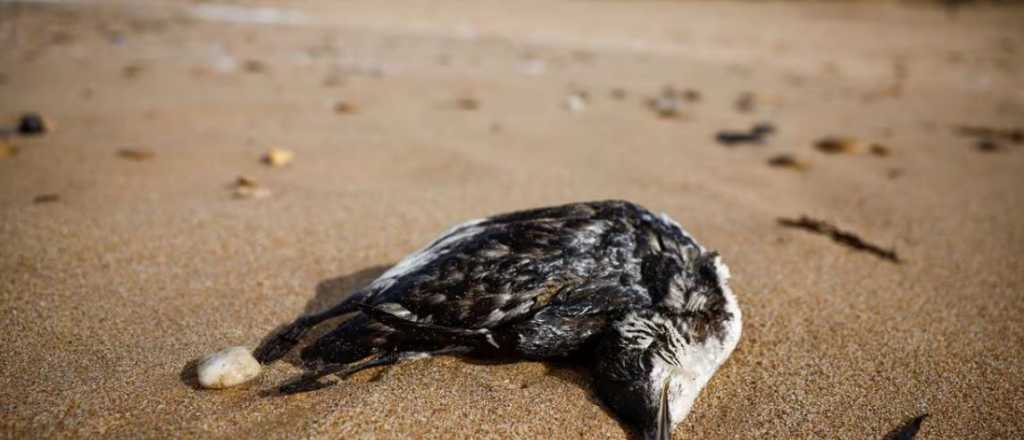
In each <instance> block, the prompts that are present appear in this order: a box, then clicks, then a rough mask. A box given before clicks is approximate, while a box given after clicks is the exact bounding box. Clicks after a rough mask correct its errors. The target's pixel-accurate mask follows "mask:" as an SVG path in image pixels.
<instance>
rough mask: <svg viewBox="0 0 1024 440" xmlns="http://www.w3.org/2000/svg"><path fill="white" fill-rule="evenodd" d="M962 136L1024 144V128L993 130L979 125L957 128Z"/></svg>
mask: <svg viewBox="0 0 1024 440" xmlns="http://www.w3.org/2000/svg"><path fill="white" fill-rule="evenodd" d="M955 129H956V132H957V133H958V134H960V135H961V136H966V137H974V138H981V139H990V140H995V139H1002V140H1004V141H1009V142H1012V143H1015V144H1024V128H991V127H982V126H978V125H961V126H958V127H956V128H955Z"/></svg>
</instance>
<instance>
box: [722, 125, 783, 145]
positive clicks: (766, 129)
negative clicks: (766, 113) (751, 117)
mask: <svg viewBox="0 0 1024 440" xmlns="http://www.w3.org/2000/svg"><path fill="white" fill-rule="evenodd" d="M774 133H775V125H774V124H772V123H771V122H760V123H757V124H754V126H753V127H751V128H750V131H740V130H722V131H719V132H718V133H717V134H716V135H715V140H717V141H718V143H720V144H722V145H725V146H727V147H731V146H733V145H737V144H761V143H763V142H764V140H765V138H766V137H767V136H768V135H771V134H774Z"/></svg>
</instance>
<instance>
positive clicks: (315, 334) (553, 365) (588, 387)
mask: <svg viewBox="0 0 1024 440" xmlns="http://www.w3.org/2000/svg"><path fill="white" fill-rule="evenodd" d="M389 268H390V266H385V265H377V266H372V267H369V268H366V269H362V270H359V271H356V272H352V273H349V274H347V275H342V276H338V277H334V278H328V279H325V280H322V281H320V282H319V283H317V285H316V289H315V294H314V295H313V297H312V298H310V299H309V301H307V302H306V305H305V306H304V307H303V310H302V313H301V314H299V315H298V316H296V317H295V319H298V318H300V317H302V316H305V315H311V314H316V313H320V312H323V311H325V310H327V309H329V308H331V307H333V306H335V305H337V304H339V303H341V302H343V301H345V300H347V299H348V298H349V297H351V296H352V295H353V294H354V293H356V292H357V291H358V290H359V289H361V288H363V287H365V286H366V285H368V284H370V283H371V282H372V281H373V280H375V279H377V278H378V277H380V275H381V274H383V273H384V272H385V271H387V270H388V269H389ZM354 314H355V313H352V314H347V315H342V316H339V317H337V318H332V319H329V320H327V321H324V322H322V323H319V324H317V325H316V326H315V327H314V328H313V329H312V330H310V331H309V333H307V334H305V335H304V336H303V337H302V338H301V340H300V341H299V343H298V344H297V345H296V346H295V347H293V348H292V349H291V350H289V352H288V353H287V354H286V355H285V356H284V357H282V358H281V359H280V360H281V361H284V362H287V363H289V364H291V365H293V366H296V367H298V368H301V369H306V365H305V363H304V362H303V361H302V359H301V358H300V357H299V353H300V352H301V347H303V346H306V345H309V344H310V343H312V342H313V341H316V340H317V339H320V337H321V336H323V335H324V334H326V333H327V332H329V331H330V330H331V329H333V328H335V327H337V326H338V324H340V323H341V322H343V321H345V320H348V319H349V318H351V317H352V316H353V315H354ZM293 321H294V319H293V320H290V321H288V322H285V323H283V324H281V325H279V326H277V327H275V328H274V329H273V330H271V331H270V332H269V333H267V335H266V336H264V337H263V338H262V339H261V341H260V344H259V345H258V346H257V348H256V350H254V352H256V353H258V352H260V351H262V350H263V349H265V347H266V346H267V345H268V344H271V343H273V341H275V339H276V337H277V336H278V335H279V334H281V332H283V331H285V330H287V329H288V328H289V326H290V325H291V323H292V322H293ZM455 356H456V357H457V358H459V359H460V360H461V361H462V362H466V363H470V364H474V365H504V364H511V363H516V362H521V361H522V359H519V358H516V357H514V356H508V355H497V356H494V355H490V356H486V357H484V356H481V355H474V354H465V355H455ZM198 364H199V359H193V360H192V361H190V362H188V363H187V364H186V365H185V366H184V368H183V369H182V370H181V373H180V379H181V381H182V383H184V384H185V385H187V386H189V387H191V388H193V389H196V390H201V389H202V387H201V386H200V385H199V381H198V379H197V377H196V367H197V366H198ZM591 364H592V360H591V359H587V358H586V357H585V356H574V357H567V358H564V359H556V360H547V361H545V362H544V365H545V368H546V371H545V375H547V376H550V377H553V378H555V379H558V380H560V381H562V382H565V383H568V384H570V385H573V386H576V387H579V388H581V389H583V390H584V391H585V392H586V393H585V394H586V396H587V400H588V401H589V402H590V403H592V404H594V405H596V406H597V407H599V408H601V410H602V411H604V412H605V414H606V415H608V417H610V418H611V419H612V420H615V421H616V423H618V424H619V425H620V426H621V427H622V429H623V430H624V431H625V432H627V433H629V435H630V438H632V439H636V440H640V439H641V437H638V436H636V435H634V430H633V429H632V428H631V427H630V426H629V425H626V424H624V423H623V422H622V421H621V420H619V418H618V417H616V415H615V414H614V413H613V412H612V411H611V410H610V409H609V408H608V407H607V406H605V405H604V403H603V402H601V400H600V399H599V398H598V397H597V394H596V393H595V391H594V387H593V380H592V376H591V373H590V371H589V370H588V369H587V368H586V366H587V365H591ZM387 370H388V368H384V369H381V370H380V371H378V372H377V373H375V374H374V376H373V377H372V378H371V379H370V380H369V381H371V382H373V381H376V380H380V378H382V377H383V376H384V374H385V371H387ZM268 395H275V394H274V393H268Z"/></svg>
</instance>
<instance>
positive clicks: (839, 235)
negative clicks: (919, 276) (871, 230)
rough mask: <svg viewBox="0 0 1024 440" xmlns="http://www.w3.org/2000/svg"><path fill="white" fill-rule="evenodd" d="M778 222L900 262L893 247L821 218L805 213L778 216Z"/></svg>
mask: <svg viewBox="0 0 1024 440" xmlns="http://www.w3.org/2000/svg"><path fill="white" fill-rule="evenodd" d="M778 221H779V224H780V225H782V226H785V227H788V228H798V229H804V230H807V231H811V232H814V233H816V234H821V235H827V236H829V237H832V240H834V241H836V242H837V243H839V244H842V245H844V246H848V247H851V248H853V249H856V250H860V251H865V252H870V253H872V254H875V256H877V257H879V258H881V259H883V260H889V261H891V262H893V263H897V264H898V263H900V262H901V260H900V257H899V256H898V255H896V251H895V250H893V249H886V248H883V247H881V246H878V245H875V244H871V243H868V242H866V241H864V240H863V239H862V238H860V237H859V236H857V234H854V233H852V232H847V231H843V230H841V229H839V228H838V227H836V226H835V225H832V224H830V223H828V222H826V221H823V220H817V219H813V218H810V217H808V216H806V215H804V216H800V218H798V219H795V220H794V219H788V218H779V219H778Z"/></svg>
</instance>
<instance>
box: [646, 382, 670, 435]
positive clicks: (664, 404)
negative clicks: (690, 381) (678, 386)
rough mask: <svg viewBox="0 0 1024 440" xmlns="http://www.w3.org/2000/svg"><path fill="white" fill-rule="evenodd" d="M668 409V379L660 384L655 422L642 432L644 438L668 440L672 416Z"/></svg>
mask: <svg viewBox="0 0 1024 440" xmlns="http://www.w3.org/2000/svg"><path fill="white" fill-rule="evenodd" d="M670 414H671V413H669V410H668V381H667V380H666V381H665V384H664V385H662V386H661V398H660V399H659V400H658V418H657V423H655V425H654V426H653V427H652V429H648V430H647V432H645V433H644V440H669V439H671V438H672V416H671V415H670Z"/></svg>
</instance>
